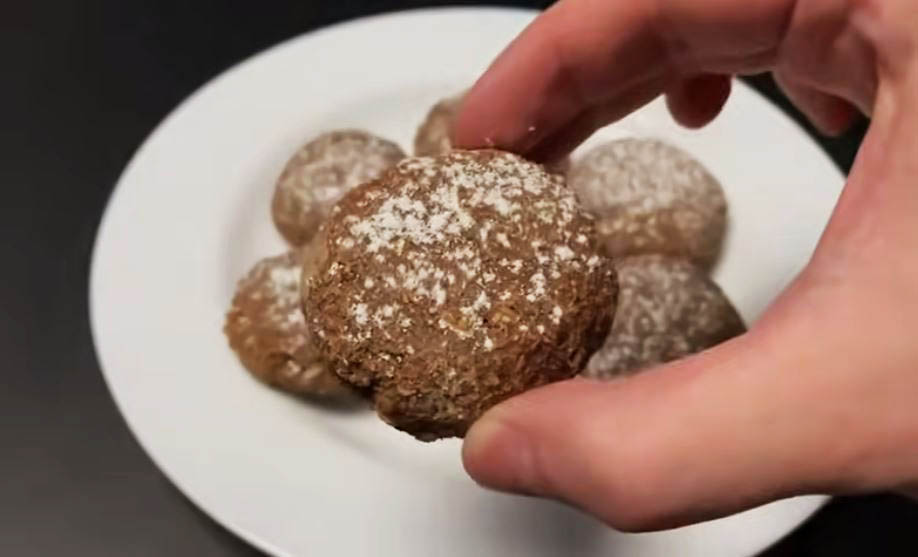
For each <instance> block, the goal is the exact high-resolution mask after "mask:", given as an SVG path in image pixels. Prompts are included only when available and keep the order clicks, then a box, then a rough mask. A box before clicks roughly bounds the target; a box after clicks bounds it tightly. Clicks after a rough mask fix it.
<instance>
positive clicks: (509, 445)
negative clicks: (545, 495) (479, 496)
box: [462, 415, 539, 495]
mask: <svg viewBox="0 0 918 557" xmlns="http://www.w3.org/2000/svg"><path fill="white" fill-rule="evenodd" d="M462 461H463V464H464V466H465V470H466V472H467V473H468V474H469V476H471V477H472V479H474V480H475V481H476V482H478V483H479V484H480V485H482V486H484V487H488V488H491V489H496V490H499V491H510V492H513V493H519V494H525V495H536V494H538V492H539V485H538V484H539V482H538V481H537V480H538V478H537V477H536V474H535V473H534V472H535V466H534V452H533V447H532V444H531V443H530V442H529V440H528V438H527V436H526V435H525V434H524V433H522V432H521V431H519V430H518V429H517V428H515V427H512V426H510V425H509V424H508V422H506V421H504V420H502V419H501V418H500V417H499V416H488V415H486V416H485V417H483V418H482V419H480V420H478V421H477V422H475V424H474V425H473V426H472V428H471V429H470V430H469V431H468V433H467V434H466V436H465V442H464V443H463V445H462Z"/></svg>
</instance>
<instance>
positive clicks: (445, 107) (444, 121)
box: [414, 93, 571, 175]
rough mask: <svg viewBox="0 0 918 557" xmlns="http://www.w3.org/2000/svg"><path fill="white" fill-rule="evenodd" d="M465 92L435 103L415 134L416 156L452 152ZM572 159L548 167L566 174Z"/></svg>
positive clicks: (552, 163)
mask: <svg viewBox="0 0 918 557" xmlns="http://www.w3.org/2000/svg"><path fill="white" fill-rule="evenodd" d="M464 95H465V93H461V94H459V95H455V96H452V97H448V98H445V99H443V100H441V101H440V102H438V103H437V104H435V105H434V106H433V107H432V108H431V109H430V112H428V113H427V117H426V118H425V119H424V122H422V123H421V126H420V127H419V128H418V131H417V133H416V134H415V136H414V154H415V156H437V155H443V154H446V153H448V152H450V151H451V150H452V148H453V142H452V139H451V138H452V133H453V121H454V120H455V119H456V115H457V113H458V112H459V109H460V107H461V105H462V99H463V97H464ZM570 164H571V160H570V158H569V157H564V158H563V159H560V160H558V161H554V162H551V163H550V164H548V165H546V168H548V170H550V171H551V172H554V173H556V174H562V175H563V174H566V173H567V171H568V170H569V169H570Z"/></svg>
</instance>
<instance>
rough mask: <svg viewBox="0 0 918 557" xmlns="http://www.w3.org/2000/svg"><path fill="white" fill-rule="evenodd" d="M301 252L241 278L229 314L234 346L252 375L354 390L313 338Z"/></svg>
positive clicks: (305, 389)
mask: <svg viewBox="0 0 918 557" xmlns="http://www.w3.org/2000/svg"><path fill="white" fill-rule="evenodd" d="M301 268H302V267H301V258H300V256H299V254H297V253H296V252H290V253H287V254H285V255H280V256H277V257H268V258H266V259H262V260H261V261H259V262H258V263H257V264H256V265H255V266H254V267H253V268H252V270H251V271H249V273H248V274H247V275H246V276H245V277H244V278H243V279H242V280H241V281H239V286H238V288H237V290H236V295H235V296H234V297H233V302H232V305H231V306H230V309H229V311H228V312H227V315H226V324H225V326H224V332H225V333H226V336H227V339H228V340H229V343H230V346H231V347H232V349H233V350H234V351H235V352H236V354H237V355H238V356H239V359H240V360H241V361H242V364H243V365H244V366H245V368H246V369H248V370H249V372H250V373H252V375H254V376H255V377H256V378H258V379H260V380H261V381H263V382H265V383H267V384H268V385H271V386H273V387H276V388H278V389H281V390H284V391H287V392H290V393H294V394H298V395H310V396H313V397H318V398H331V399H337V398H342V397H347V396H350V395H352V394H353V392H352V389H351V388H350V387H348V386H347V385H346V384H345V383H343V382H342V381H341V380H340V379H339V378H338V377H337V376H336V375H335V374H334V373H332V372H331V371H330V370H329V368H328V366H326V365H325V363H324V361H323V360H322V359H321V358H319V356H318V354H317V353H316V352H315V349H314V348H313V346H312V343H310V342H309V341H308V333H307V330H306V320H305V318H304V317H303V312H302V310H301V308H300V273H301Z"/></svg>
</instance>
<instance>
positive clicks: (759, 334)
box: [455, 0, 918, 530]
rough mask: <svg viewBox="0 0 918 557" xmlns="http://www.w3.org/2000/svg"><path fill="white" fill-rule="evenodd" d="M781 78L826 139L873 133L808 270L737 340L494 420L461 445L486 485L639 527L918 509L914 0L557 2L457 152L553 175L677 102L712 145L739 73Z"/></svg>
mask: <svg viewBox="0 0 918 557" xmlns="http://www.w3.org/2000/svg"><path fill="white" fill-rule="evenodd" d="M764 70H769V71H772V72H773V73H774V74H775V76H776V78H777V79H778V81H779V83H780V84H781V85H782V87H783V89H784V90H785V92H786V93H787V94H788V96H789V97H790V98H791V100H793V101H794V102H795V104H797V105H798V106H799V107H800V108H801V109H802V110H803V111H804V112H805V113H806V114H807V115H808V116H809V118H810V119H811V120H812V122H813V123H814V124H815V125H816V126H817V127H818V128H819V129H820V130H822V131H823V132H825V133H827V134H835V133H840V132H841V131H843V130H844V129H845V128H846V127H847V126H848V125H849V124H850V123H851V121H852V119H853V118H854V117H855V115H856V113H857V112H862V113H864V114H867V115H869V116H871V118H872V122H871V125H870V129H869V131H868V134H867V137H866V139H865V141H864V143H863V145H862V146H861V149H860V152H859V153H858V157H857V160H856V162H855V165H854V168H853V170H852V172H851V174H850V176H849V178H848V181H847V184H846V186H845V189H844V192H843V194H842V196H841V199H840V200H839V202H838V205H837V206H836V208H835V211H834V214H833V217H832V219H831V221H830V223H829V225H828V227H827V229H826V231H825V233H824V235H823V237H822V239H821V241H820V243H819V246H818V248H817V250H816V252H815V253H814V255H813V257H812V259H811V261H810V262H809V264H808V266H807V267H806V269H805V270H804V271H803V272H802V273H801V274H800V276H798V277H797V278H796V280H795V281H794V282H793V283H792V284H791V285H790V286H789V287H788V288H787V289H786V290H785V291H784V292H783V293H782V294H781V295H780V296H779V297H778V298H777V299H776V300H775V301H774V302H773V303H772V304H771V306H770V307H769V309H768V310H767V311H766V313H765V314H764V315H763V316H762V317H761V318H760V319H759V320H758V321H757V322H756V323H754V324H753V325H752V327H751V329H750V331H749V332H748V333H747V334H745V335H743V336H741V337H739V338H736V339H734V340H732V341H729V342H727V343H725V344H722V345H720V346H718V347H716V348H714V349H711V350H709V351H706V352H703V353H701V354H699V355H696V356H694V357H690V358H687V359H684V360H681V361H678V362H676V363H672V364H669V365H665V366H660V367H658V368H655V369H653V370H650V371H648V372H645V373H643V374H639V375H637V376H635V377H633V378H629V379H624V380H619V381H614V382H610V383H595V382H591V381H587V380H584V379H574V380H570V381H566V382H561V383H557V384H554V385H550V386H547V387H543V388H541V389H537V390H535V391H531V392H528V393H525V394H523V395H520V396H518V397H515V398H513V399H510V400H508V401H506V402H505V403H503V404H501V405H498V406H497V407H495V408H494V409H492V410H491V411H490V412H488V413H487V414H486V415H485V416H484V417H483V418H482V419H481V420H479V421H478V422H477V423H476V424H475V425H474V426H473V427H472V429H471V430H470V431H469V433H468V435H467V437H466V440H465V444H464V447H463V460H464V463H465V467H466V470H467V471H468V473H469V474H470V475H471V476H472V477H473V478H474V479H476V480H477V481H478V482H479V483H481V484H483V485H485V486H488V487H491V488H495V489H499V490H506V491H512V492H519V493H527V494H532V495H538V496H544V497H553V498H557V499H560V500H563V501H566V502H568V503H570V504H572V505H575V506H577V507H580V508H582V509H584V510H585V511H587V512H589V513H592V514H594V515H596V516H597V517H599V518H600V519H602V520H603V521H605V522H606V523H607V524H609V525H611V526H614V527H618V528H621V529H625V530H650V529H658V528H665V527H672V526H678V525H684V524H689V523H692V522H696V521H700V520H704V519H709V518H714V517H719V516H723V515H726V514H730V513H734V512H737V511H740V510H743V509H746V508H749V507H752V506H756V505H759V504H761V503H765V502H768V501H771V500H774V499H778V498H782V497H786V496H791V495H796V494H806V493H832V494H848V493H862V492H869V491H876V490H898V491H901V492H911V493H915V492H916V491H918V108H916V105H918V4H916V3H915V2H914V1H912V0H796V1H794V0H650V1H644V2H632V1H629V0H562V1H561V2H560V3H558V4H556V5H555V6H554V7H552V8H551V9H550V10H548V11H547V12H546V13H545V14H543V15H542V16H540V17H539V18H537V19H536V20H535V22H534V23H533V24H532V25H531V26H530V27H529V28H528V29H527V30H526V31H525V32H524V33H522V35H521V36H520V37H518V38H517V39H516V40H515V41H514V42H513V43H512V44H511V45H510V47H509V48H508V49H507V50H506V51H505V52H504V53H503V54H502V55H501V56H500V57H499V58H498V59H497V60H496V61H495V63H494V64H493V65H492V67H491V68H490V69H489V70H488V71H487V72H486V73H485V74H484V76H482V78H481V79H480V80H479V82H478V83H477V84H476V85H475V87H474V88H473V89H472V90H471V91H470V93H469V94H468V96H467V97H466V100H465V103H464V105H463V107H462V110H461V113H460V115H459V119H458V121H457V124H456V130H455V140H456V143H457V145H459V146H466V147H479V146H486V145H494V146H497V147H500V148H504V149H508V150H512V151H516V152H520V153H523V154H525V155H528V156H531V157H533V158H537V159H548V158H552V157H555V156H559V155H561V154H563V153H565V152H567V151H569V150H571V149H572V148H573V147H574V146H576V145H577V144H579V143H580V142H581V141H583V140H584V139H585V138H586V137H587V136H588V135H589V134H590V133H592V132H593V131H594V130H595V129H597V128H599V127H601V126H603V125H605V124H608V123H610V122H613V121H615V120H617V119H618V118H620V117H622V116H624V115H625V114H627V113H628V112H630V111H632V110H634V109H636V108H638V107H640V106H641V105H643V104H645V103H646V102H648V101H650V100H652V99H653V98H655V97H657V96H658V95H660V94H665V95H666V99H667V102H668V105H669V107H670V110H671V112H672V113H673V116H674V117H675V118H676V119H677V120H678V121H679V122H681V123H682V124H684V125H686V126H689V127H699V126H703V125H704V124H706V123H707V122H709V121H710V120H712V119H713V118H715V117H716V115H717V113H718V112H719V110H720V108H721V106H722V105H723V103H724V102H725V101H726V99H727V97H728V95H729V81H728V78H727V77H725V76H728V75H732V74H742V73H752V72H759V71H764ZM749 142H750V148H754V145H755V143H754V142H755V138H754V137H750V138H749Z"/></svg>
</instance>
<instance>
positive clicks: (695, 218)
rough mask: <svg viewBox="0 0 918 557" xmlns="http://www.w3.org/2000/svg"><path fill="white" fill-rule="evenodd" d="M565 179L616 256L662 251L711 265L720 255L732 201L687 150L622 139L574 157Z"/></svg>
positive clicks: (648, 140)
mask: <svg viewBox="0 0 918 557" xmlns="http://www.w3.org/2000/svg"><path fill="white" fill-rule="evenodd" d="M568 183H569V184H570V186H571V187H572V188H574V190H575V191H576V192H577V194H578V195H579V196H580V200H581V202H582V203H583V205H584V206H585V207H586V208H587V210H589V211H590V212H592V213H593V214H594V215H596V218H597V222H596V229H597V231H598V233H599V235H600V238H601V239H602V242H603V245H604V246H605V248H606V249H607V250H608V253H609V254H610V255H612V256H627V255H639V254H646V253H660V254H667V255H676V256H685V257H688V258H689V259H691V260H692V261H694V262H695V263H697V264H699V265H701V266H703V267H709V266H710V265H711V264H712V263H713V262H714V261H715V260H716V258H717V256H718V254H719V253H720V248H721V244H722V243H723V238H724V232H725V230H726V222H727V221H726V218H727V201H726V199H725V197H724V192H723V190H722V188H721V186H720V184H719V183H718V181H717V180H716V179H715V178H714V176H712V175H711V173H709V172H708V171H707V170H706V169H705V168H704V167H703V166H702V165H701V163H699V162H698V161H696V160H695V159H693V158H692V157H691V156H689V155H688V154H687V153H685V152H684V151H682V150H680V149H678V148H676V147H673V146H671V145H668V144H666V143H663V142H661V141H657V140H654V139H622V140H618V141H612V142H610V143H606V144H603V145H599V146H598V147H595V148H594V149H592V150H591V151H589V152H588V153H587V154H586V155H584V156H583V157H582V158H581V159H579V160H578V161H576V163H574V165H573V166H572V167H571V170H570V172H569V174H568Z"/></svg>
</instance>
